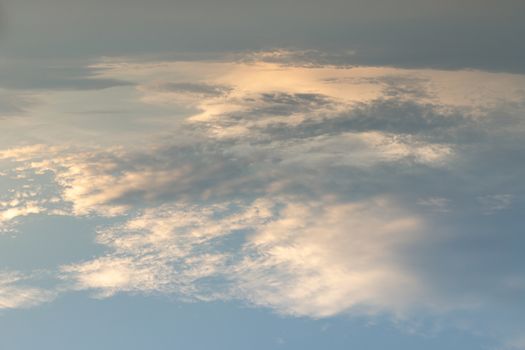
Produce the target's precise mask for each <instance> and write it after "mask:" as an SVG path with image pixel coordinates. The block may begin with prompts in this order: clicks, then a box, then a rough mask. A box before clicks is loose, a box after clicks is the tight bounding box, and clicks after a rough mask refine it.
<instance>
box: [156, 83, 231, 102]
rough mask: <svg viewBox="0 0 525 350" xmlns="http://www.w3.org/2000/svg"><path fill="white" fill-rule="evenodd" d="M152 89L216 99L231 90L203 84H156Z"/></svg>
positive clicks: (225, 87)
mask: <svg viewBox="0 0 525 350" xmlns="http://www.w3.org/2000/svg"><path fill="white" fill-rule="evenodd" d="M154 88H155V89H156V90H158V91H162V92H175V93H182V94H196V95H202V96H204V97H207V98H209V97H217V96H222V95H224V94H227V93H228V92H229V91H231V88H229V87H227V86H220V85H210V84H203V83H200V84H199V83H188V82H182V83H158V84H155V85H154Z"/></svg>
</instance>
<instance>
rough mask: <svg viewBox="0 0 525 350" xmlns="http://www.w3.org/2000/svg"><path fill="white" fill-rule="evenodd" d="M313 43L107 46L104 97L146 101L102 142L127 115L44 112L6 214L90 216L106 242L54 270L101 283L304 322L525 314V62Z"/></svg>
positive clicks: (77, 282)
mask: <svg viewBox="0 0 525 350" xmlns="http://www.w3.org/2000/svg"><path fill="white" fill-rule="evenodd" d="M305 54H306V53H304V52H298V53H294V52H288V51H283V50H280V51H279V50H277V51H271V52H268V53H261V52H259V53H254V54H250V55H248V56H247V57H238V56H234V59H231V58H228V57H222V58H221V59H217V60H211V61H210V60H208V61H206V60H202V61H182V60H180V61H148V60H143V59H142V60H140V59H136V60H133V59H125V58H120V59H102V60H100V62H98V63H96V64H93V65H91V66H90V67H89V69H91V70H92V72H91V75H90V76H91V78H92V79H100V80H101V81H102V80H106V81H109V80H112V81H113V80H114V81H126V82H129V84H122V85H119V84H117V85H115V86H113V87H110V88H108V90H109V91H107V92H104V101H106V102H107V103H108V104H109V106H111V107H112V108H116V110H125V108H122V107H123V106H124V107H125V106H126V105H127V104H128V103H132V104H133V105H134V106H135V104H136V105H137V106H138V105H140V106H142V107H141V108H144V109H140V111H141V112H143V114H144V115H141V116H138V115H133V116H129V119H127V120H126V124H125V129H122V130H120V129H118V128H117V130H118V132H117V134H118V135H117V136H118V138H115V139H111V138H109V139H107V140H104V142H103V143H102V145H97V144H96V142H93V141H90V140H89V136H90V133H93V135H95V136H97V135H99V134H98V133H97V130H101V131H100V132H101V133H105V132H107V130H108V128H109V129H110V130H113V129H111V128H114V127H115V125H117V126H118V125H120V122H117V123H115V122H114V121H113V120H111V119H109V118H95V119H94V122H93V123H91V124H92V125H90V126H89V128H87V129H83V128H82V127H79V125H83V124H76V123H77V122H79V120H80V121H82V122H85V120H84V119H82V118H80V117H77V116H76V114H75V118H79V119H75V118H73V119H72V121H71V120H69V119H67V118H65V117H64V115H67V114H64V115H62V117H60V118H58V117H57V118H55V119H53V118H51V119H49V120H51V121H52V122H53V123H54V124H52V125H56V126H57V130H53V131H52V133H51V134H50V135H55V133H59V134H60V135H59V137H57V138H52V137H51V138H52V139H53V142H41V143H36V142H25V143H24V144H19V145H12V146H10V147H9V148H6V149H4V150H3V151H2V152H1V153H0V158H1V161H2V163H1V164H2V166H3V167H4V168H2V169H3V170H2V171H3V173H2V174H3V179H4V180H5V181H15V182H16V181H18V182H17V186H18V188H19V190H17V191H14V192H13V193H10V194H9V195H8V196H5V198H2V202H1V207H2V210H1V213H0V215H2V216H1V218H3V220H4V221H7V220H10V219H13V218H15V217H17V216H18V217H20V219H22V218H23V217H24V216H26V215H29V214H31V215H48V214H49V215H57V214H59V215H67V216H71V217H74V218H76V219H78V220H83V219H85V218H97V219H100V220H101V221H102V224H101V225H100V226H99V228H98V235H97V243H98V244H99V246H100V247H102V248H103V249H104V252H103V253H100V254H98V255H96V256H93V257H92V258H90V259H85V260H83V261H78V262H74V263H67V264H63V265H62V266H59V267H57V269H58V270H60V272H58V274H59V278H60V280H61V281H62V283H63V284H64V285H65V286H64V287H63V289H64V290H69V291H70V290H79V291H82V290H89V291H92V292H93V295H95V296H96V297H99V298H108V297H111V296H113V295H116V294H118V293H131V294H135V295H136V294H146V295H151V294H155V295H159V294H160V295H168V296H172V297H175V298H178V299H182V300H193V301H195V300H241V301H243V302H245V303H248V304H249V305H252V306H264V307H268V308H271V309H272V310H275V311H276V312H278V313H281V314H286V315H296V316H308V317H312V318H322V317H331V316H335V315H339V314H353V315H355V314H358V315H368V316H369V317H373V315H377V314H388V315H394V317H399V318H402V319H404V320H407V319H410V318H411V317H414V315H416V314H418V313H420V314H424V315H437V316H436V317H437V318H439V317H445V318H446V317H447V316H443V314H447V313H450V314H453V313H454V312H457V313H465V314H467V316H466V317H465V318H466V319H467V320H463V319H462V320H461V321H462V322H463V321H464V322H463V323H462V324H468V325H469V327H470V329H474V330H479V329H482V330H483V329H489V328H491V327H492V326H491V324H489V325H486V324H481V323H480V322H479V320H478V321H476V320H475V319H476V317H478V318H479V316H469V315H485V314H484V313H485V312H489V311H487V310H491V309H494V308H496V309H497V308H498V305H507V304H509V305H512V306H513V307H515V308H517V309H523V308H524V307H525V306H524V305H523V303H522V302H521V301H519V298H518V297H517V296H518V295H519V294H520V293H521V292H522V291H523V284H522V281H523V278H524V276H523V271H521V270H520V269H519V266H521V264H522V263H523V261H522V258H521V252H518V251H516V250H515V249H513V248H512V247H517V246H520V245H521V244H522V242H523V239H522V237H521V235H520V229H519V225H518V223H517V222H516V219H515V216H514V215H515V213H517V212H519V211H520V210H521V209H523V195H524V194H525V187H524V186H523V181H522V180H521V179H522V178H523V176H525V172H524V169H523V166H522V164H523V154H525V153H524V152H523V151H524V146H523V142H522V139H523V133H524V132H525V126H524V123H523V118H522V117H521V116H522V115H523V111H524V110H525V103H524V101H525V99H524V96H525V95H524V94H523V87H524V86H525V79H524V77H523V76H520V75H511V74H496V73H487V72H481V71H438V70H429V69H426V70H423V69H420V70H410V69H397V68H391V67H352V66H346V65H335V64H321V63H319V62H317V63H315V64H314V63H313V62H312V60H311V59H310V60H309V61H308V60H306V58H305V59H304V60H302V61H301V60H297V59H295V57H296V56H297V55H299V56H304V55H305ZM316 54H317V53H315V52H314V53H311V52H310V53H307V56H308V55H316ZM294 60H295V61H294ZM294 63H295V64H294ZM61 97H63V98H64V100H68V101H69V100H70V99H72V100H73V102H74V103H73V102H69V104H65V105H60V102H57V105H58V106H59V107H57V108H58V109H60V110H62V111H64V110H67V108H71V106H72V105H73V104H74V105H84V104H89V103H90V102H91V101H96V100H97V99H99V98H100V99H102V95H101V92H100V91H98V90H95V91H91V90H89V91H88V90H85V91H75V92H73V93H72V92H67V93H66V92H63V91H57V90H56V89H54V90H53V92H52V93H50V94H47V95H46V99H47V100H48V101H49V100H51V99H57V100H58V101H62V99H60V98H61ZM66 97H67V98H66ZM73 97H74V98H73ZM113 98H114V99H113ZM66 107H67V108H66ZM46 108H50V107H46ZM150 111H154V112H151V114H148V113H149V112H150ZM47 113H49V109H48V110H47ZM110 114H111V113H110ZM43 115H44V114H43ZM45 115H47V116H49V114H45ZM125 117H127V115H126V113H124V114H123V117H119V118H125ZM40 118H44V117H40ZM83 118H85V117H83ZM40 120H44V119H40ZM120 120H121V119H119V121H120ZM122 125H124V124H122ZM45 129H46V130H47V127H46V128H45ZM39 131H40V130H39V129H38V127H36V128H35V129H31V130H30V131H28V133H30V135H31V137H30V138H29V139H32V137H34V135H35V134H38V132H39ZM50 132H51V131H50ZM78 133H82V134H83V135H84V136H86V137H85V138H80V139H79V140H78V141H76V142H75V144H74V146H73V145H72V144H71V143H70V140H69V139H68V137H72V136H71V135H76V134H78ZM44 134H45V133H42V135H40V136H39V137H40V138H42V139H43V140H46V135H44ZM104 135H106V134H104ZM117 136H116V137H117ZM97 137H99V138H100V136H97ZM97 140H98V139H97ZM13 169H14V170H13ZM9 186H11V187H12V186H13V185H12V184H9ZM24 186H27V187H24ZM17 193H19V194H17ZM23 193H26V194H27V195H23ZM5 288H6V290H11V289H9V288H11V287H9V288H8V287H5ZM13 305H18V304H13ZM20 305H21V304H20ZM501 309H504V308H501ZM493 314H494V315H496V313H493ZM498 315H500V314H498ZM498 317H499V316H498ZM473 319H474V320H473ZM454 321H456V320H455V319H454ZM457 323H461V322H457ZM489 323H490V322H489ZM511 323H512V322H511V320H510V319H509V318H508V317H507V318H506V317H505V316H504V315H502V316H501V317H499V318H498V324H501V325H502V326H501V327H499V328H498V330H497V331H495V333H498V334H497V336H498V337H501V338H506V339H511V338H512V339H514V337H515V335H516V334H518V333H519V332H520V331H521V329H519V327H514V326H510V324H511ZM451 324H454V322H451ZM467 328H468V327H467Z"/></svg>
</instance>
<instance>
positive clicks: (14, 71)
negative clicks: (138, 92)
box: [0, 60, 133, 90]
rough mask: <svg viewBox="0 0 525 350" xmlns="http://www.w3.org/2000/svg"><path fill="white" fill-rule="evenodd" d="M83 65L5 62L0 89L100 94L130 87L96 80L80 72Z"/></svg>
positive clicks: (88, 71) (91, 73)
mask: <svg viewBox="0 0 525 350" xmlns="http://www.w3.org/2000/svg"><path fill="white" fill-rule="evenodd" d="M82 64H86V65H87V64H88V62H86V61H82V60H80V61H75V62H74V63H67V62H64V63H62V62H59V61H52V60H18V61H13V60H5V61H4V62H2V64H1V67H2V69H1V70H0V80H1V81H0V85H1V86H3V87H4V88H7V89H12V90H101V89H107V88H111V87H118V86H127V85H133V83H132V82H129V81H123V80H118V79H109V78H99V77H96V76H94V73H95V71H94V70H91V69H89V68H83V67H82Z"/></svg>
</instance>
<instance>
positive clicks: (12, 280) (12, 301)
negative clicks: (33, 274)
mask: <svg viewBox="0 0 525 350" xmlns="http://www.w3.org/2000/svg"><path fill="white" fill-rule="evenodd" d="M26 279H27V277H25V276H24V275H22V274H20V273H17V272H12V271H2V272H0V310H1V309H15V308H26V307H31V306H35V305H38V304H41V303H44V302H48V301H50V300H51V299H53V293H51V292H49V291H46V290H43V289H40V288H35V287H30V286H26V285H24V280H26Z"/></svg>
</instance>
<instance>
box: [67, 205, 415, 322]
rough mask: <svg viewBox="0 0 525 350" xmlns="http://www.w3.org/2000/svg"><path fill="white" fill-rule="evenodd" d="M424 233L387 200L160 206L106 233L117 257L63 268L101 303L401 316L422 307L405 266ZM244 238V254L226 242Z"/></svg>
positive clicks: (103, 241) (106, 240) (104, 236)
mask: <svg viewBox="0 0 525 350" xmlns="http://www.w3.org/2000/svg"><path fill="white" fill-rule="evenodd" d="M314 213H315V215H314ZM421 229H422V222H421V220H420V219H419V218H416V217H411V216H410V215H409V214H406V213H402V211H400V210H398V209H393V203H391V202H390V201H389V200H386V199H381V198H379V199H375V200H373V201H366V202H359V203H337V202H334V201H333V200H331V199H326V200H325V201H322V202H309V203H304V202H303V203H301V202H299V201H297V200H289V199H288V200H286V199H270V198H264V199H259V200H257V201H255V202H253V203H249V204H242V203H228V202H227V203H219V204H217V205H215V206H194V205H193V206H191V205H172V206H162V207H160V208H152V209H148V210H146V211H145V212H144V213H143V214H142V215H139V216H137V217H136V218H133V219H131V220H129V221H127V222H126V223H124V224H123V225H118V226H115V227H110V228H108V229H105V230H102V231H101V232H100V233H99V236H98V241H99V243H101V244H104V245H106V246H107V247H109V248H111V250H112V251H113V252H112V253H110V255H107V256H104V257H101V258H97V259H94V260H92V261H87V262H84V263H81V264H77V265H70V266H65V267H64V268H63V271H64V273H65V277H66V278H69V279H71V280H72V281H73V282H74V285H75V288H79V289H93V290H96V291H98V292H97V295H98V296H103V297H108V296H110V295H113V294H114V293H117V292H134V293H137V292H140V293H146V294H149V293H159V292H162V293H169V294H173V295H177V296H179V297H182V298H184V297H187V298H201V299H214V298H241V299H244V300H248V301H249V302H250V303H252V304H254V305H264V306H269V307H272V308H274V309H276V310H278V311H279V312H282V313H287V314H295V315H304V316H311V317H326V316H330V315H334V314H337V313H341V312H344V311H348V310H350V309H352V308H354V307H355V308H357V307H360V306H362V307H365V308H366V307H369V308H372V309H381V310H383V309H387V310H396V309H398V308H399V309H402V308H403V307H407V306H409V305H410V304H413V303H415V300H414V297H415V296H416V295H417V294H418V293H420V292H421V290H420V289H422V287H423V286H421V285H419V284H418V281H417V280H416V279H415V278H414V276H411V275H410V272H408V271H405V270H404V269H403V268H402V267H401V266H399V265H398V263H397V259H398V257H397V255H398V254H400V248H401V247H402V246H403V245H405V244H407V243H410V242H411V241H413V240H416V239H418V235H417V232H421ZM239 234H242V235H243V236H245V237H246V238H245V243H241V249H240V250H237V249H236V248H235V247H229V248H228V247H227V246H224V242H223V241H224V240H227V239H229V238H230V236H234V235H239ZM209 278H214V280H215V283H214V284H213V287H212V288H210V287H209V286H207V285H206V279H209ZM221 281H222V282H221ZM387 291H388V292H387Z"/></svg>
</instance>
